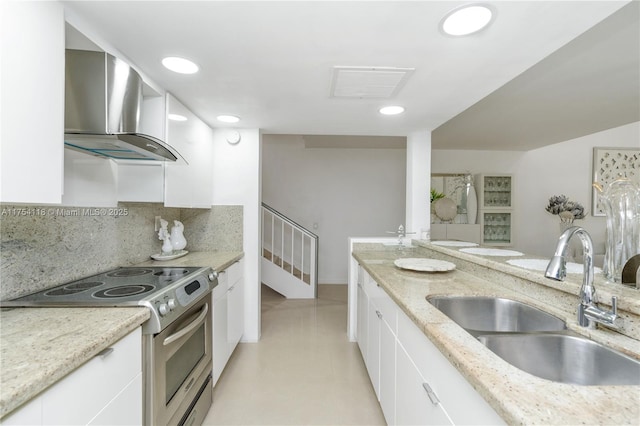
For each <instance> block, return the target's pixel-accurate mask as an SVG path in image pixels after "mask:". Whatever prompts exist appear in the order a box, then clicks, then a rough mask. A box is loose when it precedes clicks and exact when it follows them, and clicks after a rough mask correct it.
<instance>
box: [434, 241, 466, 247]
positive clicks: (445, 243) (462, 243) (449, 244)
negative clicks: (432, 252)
mask: <svg viewBox="0 0 640 426" xmlns="http://www.w3.org/2000/svg"><path fill="white" fill-rule="evenodd" d="M431 244H433V245H435V246H445V247H475V246H477V244H476V243H470V242H467V241H451V240H446V241H431Z"/></svg>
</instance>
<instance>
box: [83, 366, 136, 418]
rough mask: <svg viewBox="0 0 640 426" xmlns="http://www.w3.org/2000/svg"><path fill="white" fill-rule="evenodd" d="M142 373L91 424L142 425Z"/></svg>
mask: <svg viewBox="0 0 640 426" xmlns="http://www.w3.org/2000/svg"><path fill="white" fill-rule="evenodd" d="M141 395H142V373H140V374H138V375H137V376H136V377H135V378H134V379H133V380H132V381H131V382H129V384H128V385H127V387H126V388H124V389H123V390H122V392H120V393H119V394H118V395H117V396H116V397H115V398H113V399H112V400H111V402H109V405H107V406H106V407H105V408H104V409H103V410H102V411H100V413H98V415H97V416H95V417H94V418H93V419H92V420H91V422H90V423H89V424H90V425H94V426H98V425H110V426H116V425H141V424H142V404H141V402H142V399H141V398H142V397H141Z"/></svg>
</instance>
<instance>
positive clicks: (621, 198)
mask: <svg viewBox="0 0 640 426" xmlns="http://www.w3.org/2000/svg"><path fill="white" fill-rule="evenodd" d="M596 188H598V186H596ZM598 189H599V190H600V200H601V202H602V207H603V209H604V211H605V214H606V216H607V239H606V244H605V248H606V251H605V256H604V265H603V272H604V275H605V276H606V278H607V280H609V281H612V282H616V283H620V282H622V269H623V268H624V265H625V264H626V262H627V261H628V260H629V259H630V258H631V257H633V256H634V255H636V254H638V253H640V185H639V184H637V183H635V182H633V181H631V180H629V179H626V178H618V179H616V180H615V181H613V182H611V184H609V185H607V186H606V187H604V188H603V187H599V188H598Z"/></svg>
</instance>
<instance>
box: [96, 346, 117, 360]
mask: <svg viewBox="0 0 640 426" xmlns="http://www.w3.org/2000/svg"><path fill="white" fill-rule="evenodd" d="M111 352H113V348H106V349H103V350H101V351H100V352H98V353H97V354H96V356H99V357H101V358H103V359H104V358H106V357H107V356H109V354H110V353H111Z"/></svg>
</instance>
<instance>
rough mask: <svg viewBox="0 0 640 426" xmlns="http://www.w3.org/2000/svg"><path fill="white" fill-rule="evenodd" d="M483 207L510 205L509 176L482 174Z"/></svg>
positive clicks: (508, 206) (506, 206) (504, 206)
mask: <svg viewBox="0 0 640 426" xmlns="http://www.w3.org/2000/svg"><path fill="white" fill-rule="evenodd" d="M482 193H483V197H482V199H483V207H488V208H510V207H511V176H484V179H483V187H482Z"/></svg>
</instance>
